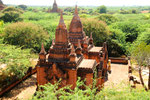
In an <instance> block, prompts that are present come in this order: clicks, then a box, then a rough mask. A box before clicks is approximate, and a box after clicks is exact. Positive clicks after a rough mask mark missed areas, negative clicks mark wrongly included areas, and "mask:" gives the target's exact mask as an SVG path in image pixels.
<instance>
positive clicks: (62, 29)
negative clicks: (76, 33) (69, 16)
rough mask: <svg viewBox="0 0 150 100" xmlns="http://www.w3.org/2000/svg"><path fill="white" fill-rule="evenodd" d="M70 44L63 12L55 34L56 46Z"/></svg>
mask: <svg viewBox="0 0 150 100" xmlns="http://www.w3.org/2000/svg"><path fill="white" fill-rule="evenodd" d="M57 43H68V32H67V28H66V25H65V23H64V19H63V12H62V11H61V14H60V20H59V24H58V26H57V29H56V33H55V44H57Z"/></svg>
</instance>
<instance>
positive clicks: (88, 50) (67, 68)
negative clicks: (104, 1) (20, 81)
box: [37, 6, 108, 90]
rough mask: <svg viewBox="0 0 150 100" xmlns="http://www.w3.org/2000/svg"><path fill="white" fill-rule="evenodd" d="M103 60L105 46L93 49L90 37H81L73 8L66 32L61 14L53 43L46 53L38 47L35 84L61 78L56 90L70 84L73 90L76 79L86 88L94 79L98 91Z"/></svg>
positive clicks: (105, 66) (106, 58) (105, 68)
mask: <svg viewBox="0 0 150 100" xmlns="http://www.w3.org/2000/svg"><path fill="white" fill-rule="evenodd" d="M107 61H108V53H107V45H106V43H104V45H103V47H96V46H94V44H93V37H92V34H91V36H90V37H88V36H86V35H85V33H84V31H83V26H82V23H81V20H80V17H79V16H78V11H77V6H76V8H75V13H74V16H73V19H72V21H71V24H70V29H69V32H68V30H67V28H66V25H65V23H64V20H63V15H62V12H61V16H60V21H59V24H58V26H57V28H56V33H55V40H53V42H52V45H51V47H50V49H49V51H48V53H46V51H45V49H44V45H43V44H42V46H41V52H40V54H39V61H38V63H37V83H38V85H44V84H46V83H48V82H50V83H52V84H54V83H55V82H57V81H59V80H60V79H61V84H60V87H63V86H66V85H72V86H71V88H72V89H74V88H75V86H76V81H77V77H81V79H82V80H84V79H86V82H85V84H86V85H92V84H93V78H95V79H96V80H97V87H99V88H98V89H99V90H100V89H101V88H102V87H103V84H104V80H105V76H106V73H107ZM95 74H96V75H95Z"/></svg>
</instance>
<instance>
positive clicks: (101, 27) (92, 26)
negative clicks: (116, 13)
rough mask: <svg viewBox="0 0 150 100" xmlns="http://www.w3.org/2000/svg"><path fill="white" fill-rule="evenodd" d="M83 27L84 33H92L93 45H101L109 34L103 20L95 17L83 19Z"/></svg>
mask: <svg viewBox="0 0 150 100" xmlns="http://www.w3.org/2000/svg"><path fill="white" fill-rule="evenodd" d="M82 22H83V29H84V31H85V33H86V34H87V35H88V36H90V34H91V32H92V33H93V39H94V43H95V45H98V46H100V45H102V44H103V42H105V41H106V40H107V38H108V35H109V29H108V27H107V25H106V23H105V22H103V21H98V20H96V19H83V20H82Z"/></svg>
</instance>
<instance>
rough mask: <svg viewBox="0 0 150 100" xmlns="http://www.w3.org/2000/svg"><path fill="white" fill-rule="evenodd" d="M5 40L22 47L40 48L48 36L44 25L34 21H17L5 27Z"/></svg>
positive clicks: (36, 49)
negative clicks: (36, 23) (38, 24)
mask: <svg viewBox="0 0 150 100" xmlns="http://www.w3.org/2000/svg"><path fill="white" fill-rule="evenodd" d="M4 32H5V34H4V42H5V43H8V44H12V45H18V46H21V47H22V48H32V49H33V50H35V51H39V50H40V46H41V43H42V42H45V41H46V40H47V38H48V35H47V33H46V32H45V31H44V30H43V28H42V27H40V26H37V25H35V24H32V23H25V22H17V23H13V24H10V25H8V26H6V27H5V30H4Z"/></svg>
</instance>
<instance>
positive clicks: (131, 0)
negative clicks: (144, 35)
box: [2, 0, 150, 6]
mask: <svg viewBox="0 0 150 100" xmlns="http://www.w3.org/2000/svg"><path fill="white" fill-rule="evenodd" d="M2 1H3V3H4V4H15V5H19V4H25V5H40V6H50V5H52V4H53V2H54V0H2ZM56 1H57V4H58V6H74V5H75V4H77V5H78V6H100V5H106V6H132V5H137V6H139V5H150V0H56Z"/></svg>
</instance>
